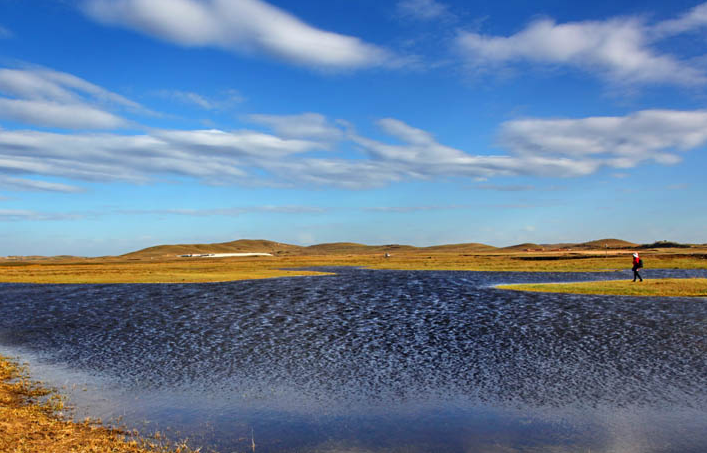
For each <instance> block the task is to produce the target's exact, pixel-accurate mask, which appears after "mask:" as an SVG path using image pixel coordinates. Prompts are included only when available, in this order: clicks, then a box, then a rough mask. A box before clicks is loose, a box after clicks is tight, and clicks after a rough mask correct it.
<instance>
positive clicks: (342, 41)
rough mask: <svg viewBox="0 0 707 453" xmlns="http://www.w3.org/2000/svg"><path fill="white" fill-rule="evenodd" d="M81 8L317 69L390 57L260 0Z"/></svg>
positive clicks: (95, 1)
mask: <svg viewBox="0 0 707 453" xmlns="http://www.w3.org/2000/svg"><path fill="white" fill-rule="evenodd" d="M83 9H84V11H85V12H86V13H87V14H88V16H89V17H91V18H93V19H95V20H97V21H99V22H102V23H104V24H111V25H120V26H124V27H127V28H132V29H134V30H137V31H140V32H142V33H145V34H148V35H151V36H155V37H158V38H161V39H164V40H166V41H170V42H173V43H176V44H179V45H182V46H187V47H218V48H222V49H226V50H229V51H234V52H238V53H249V52H264V53H267V54H270V55H273V56H275V57H277V58H281V59H284V60H288V61H291V62H293V63H296V64H300V65H304V66H310V67H315V68H323V69H349V68H351V69H353V68H361V67H370V66H378V65H383V64H386V62H387V61H389V59H390V57H391V55H390V54H389V53H388V52H387V51H385V50H383V49H381V48H380V47H378V46H375V45H373V44H369V43H366V42H364V41H362V40H361V39H359V38H356V37H353V36H346V35H341V34H337V33H333V32H328V31H325V30H320V29H318V28H315V27H313V26H311V25H308V24H306V23H305V22H303V21H301V20H300V19H298V18H297V17H295V16H293V15H291V14H289V13H287V12H285V11H283V10H281V9H279V8H277V7H275V6H272V5H270V4H268V3H265V2H263V1H261V0H203V1H197V0H87V1H86V2H85V3H84V8H83Z"/></svg>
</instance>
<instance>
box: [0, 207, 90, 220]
mask: <svg viewBox="0 0 707 453" xmlns="http://www.w3.org/2000/svg"><path fill="white" fill-rule="evenodd" d="M81 218H83V216H82V215H81V214H71V213H54V212H37V211H30V210H24V209H0V220H2V221H6V222H7V221H13V222H14V221H23V220H32V221H37V220H78V219H81Z"/></svg>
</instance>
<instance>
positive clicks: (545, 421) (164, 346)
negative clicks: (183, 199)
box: [0, 268, 707, 452]
mask: <svg viewBox="0 0 707 453" xmlns="http://www.w3.org/2000/svg"><path fill="white" fill-rule="evenodd" d="M317 270H319V271H325V272H333V273H334V274H335V275H327V276H308V277H297V278H283V279H270V280H258V281H253V280H251V281H236V282H226V283H205V284H168V285H165V284H141V285H131V284H124V285H34V284H2V285H1V286H2V293H3V295H4V298H3V302H2V303H0V349H1V350H2V351H0V352H3V353H5V354H6V355H12V354H15V355H20V356H21V357H22V358H23V359H27V360H28V361H29V362H30V365H31V369H32V371H33V373H34V375H35V377H37V378H40V379H42V380H44V381H46V382H48V383H49V384H51V385H57V386H59V387H61V386H62V385H64V384H69V385H71V386H73V387H72V388H73V390H71V388H69V389H68V393H69V395H70V398H71V401H72V402H74V404H76V405H77V408H78V409H77V410H78V412H79V413H80V415H81V416H83V415H90V416H94V417H101V418H103V419H104V420H105V421H108V422H110V421H111V420H113V421H116V423H125V424H127V425H128V426H129V427H134V428H137V429H139V430H141V431H142V432H143V433H145V434H149V433H150V432H154V431H161V432H166V433H168V434H169V435H171V436H174V437H175V438H185V437H186V438H189V439H190V442H191V443H192V445H193V446H195V447H198V446H203V447H204V448H205V449H217V450H219V451H222V452H223V451H250V450H251V442H253V441H254V442H255V444H256V451H257V452H295V451H298V452H300V451H304V452H310V451H311V452H339V451H347V452H348V451H355V452H399V451H406V452H433V451H434V452H468V451H504V452H505V451H563V452H565V451H578V452H579V451H581V452H585V451H588V450H591V451H605V452H612V451H626V450H629V449H633V450H635V451H655V452H690V451H695V452H698V451H704V450H705V448H707V411H706V410H705V407H707V358H706V355H705V351H707V338H706V337H705V330H704V329H705V327H704V326H705V320H707V304H705V301H704V299H694V298H670V299H666V298H660V297H657V298H635V297H623V296H611V297H607V296H597V295H568V294H564V295H562V294H543V293H523V292H516V291H507V290H502V289H498V288H496V287H495V285H498V284H502V283H537V282H547V281H554V282H563V281H564V282H570V281H589V280H610V279H614V278H616V274H615V273H614V272H610V273H596V272H594V273H566V272H565V273H530V272H522V273H508V272H464V271H456V272H447V271H380V270H376V271H374V270H366V269H351V268H320V269H317ZM650 272H651V276H652V277H653V278H659V277H660V278H662V277H665V278H667V277H679V278H686V277H701V278H704V277H706V276H707V271H704V270H656V269H651V271H650ZM118 419H120V421H119V422H117V420H118ZM206 451H208V450H206Z"/></svg>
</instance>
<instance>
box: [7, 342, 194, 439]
mask: <svg viewBox="0 0 707 453" xmlns="http://www.w3.org/2000/svg"><path fill="white" fill-rule="evenodd" d="M62 409H63V402H62V400H61V398H60V397H59V396H58V395H56V394H54V393H52V392H51V391H49V390H47V389H45V388H43V387H42V386H41V385H40V384H38V383H36V382H33V381H31V380H30V379H29V378H28V375H27V371H26V369H23V368H22V367H19V366H18V365H17V364H16V363H14V362H13V361H11V360H9V359H8V358H7V357H3V356H0V452H7V453H65V452H66V453H69V452H71V453H107V452H110V453H167V452H171V453H188V452H194V450H190V449H189V448H188V447H187V446H186V444H184V443H182V444H177V445H170V444H168V443H167V442H166V441H163V440H162V439H159V438H155V439H140V438H138V437H136V436H135V435H134V434H135V433H127V432H125V431H121V430H116V429H110V428H106V427H104V426H101V425H100V424H99V423H98V422H96V421H92V420H89V419H87V420H85V421H83V422H78V423H77V422H72V421H69V420H66V419H64V418H62V416H61V415H60V414H61V413H60V411H61V410H62Z"/></svg>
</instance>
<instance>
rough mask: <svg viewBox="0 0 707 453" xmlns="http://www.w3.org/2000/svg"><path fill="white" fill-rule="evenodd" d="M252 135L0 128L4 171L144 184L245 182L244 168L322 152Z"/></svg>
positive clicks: (309, 144) (314, 147) (300, 143)
mask: <svg viewBox="0 0 707 453" xmlns="http://www.w3.org/2000/svg"><path fill="white" fill-rule="evenodd" d="M321 148H322V145H320V144H318V143H315V142H309V141H305V140H284V139H281V138H279V137H275V136H272V135H267V134H261V133H258V132H252V131H236V132H223V131H217V130H196V131H176V130H171V131H155V132H153V133H152V134H151V135H115V134H56V133H47V132H37V131H2V130H0V173H5V174H12V175H19V174H33V175H47V176H58V177H65V178H71V179H78V180H89V181H116V180H121V181H127V182H133V183H141V182H146V181H148V180H150V179H152V178H154V177H159V175H165V174H177V175H183V176H188V177H193V178H196V179H200V180H203V181H207V182H212V183H218V182H227V183H234V182H239V181H244V180H247V179H248V178H247V177H248V173H247V171H246V170H245V169H246V168H267V163H268V162H272V161H277V160H280V159H285V158H286V157H287V156H290V155H294V154H299V153H306V152H308V151H313V150H317V149H321Z"/></svg>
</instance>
